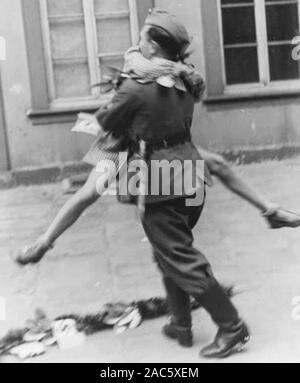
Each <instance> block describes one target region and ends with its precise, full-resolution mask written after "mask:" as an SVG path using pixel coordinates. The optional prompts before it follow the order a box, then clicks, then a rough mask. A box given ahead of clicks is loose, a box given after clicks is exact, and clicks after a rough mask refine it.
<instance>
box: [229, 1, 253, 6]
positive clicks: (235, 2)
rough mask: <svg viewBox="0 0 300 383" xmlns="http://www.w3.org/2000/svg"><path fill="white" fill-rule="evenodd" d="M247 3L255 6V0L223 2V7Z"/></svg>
mask: <svg viewBox="0 0 300 383" xmlns="http://www.w3.org/2000/svg"><path fill="white" fill-rule="evenodd" d="M245 3H247V4H248V3H249V4H253V3H254V0H222V5H227V4H232V5H235V4H245Z"/></svg>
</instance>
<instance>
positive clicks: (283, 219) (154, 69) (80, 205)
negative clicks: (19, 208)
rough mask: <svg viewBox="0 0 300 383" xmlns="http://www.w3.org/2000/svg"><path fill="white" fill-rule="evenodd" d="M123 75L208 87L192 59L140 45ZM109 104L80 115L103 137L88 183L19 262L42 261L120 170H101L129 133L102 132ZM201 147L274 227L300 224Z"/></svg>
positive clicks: (90, 158) (116, 157)
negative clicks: (152, 52)
mask: <svg viewBox="0 0 300 383" xmlns="http://www.w3.org/2000/svg"><path fill="white" fill-rule="evenodd" d="M124 75H125V76H130V77H133V78H135V79H136V81H141V82H152V81H157V82H158V83H159V84H160V85H161V86H166V87H172V86H175V87H177V89H180V90H182V91H186V90H187V89H188V90H189V91H190V92H192V94H193V96H194V98H195V101H196V102H200V101H201V98H202V96H203V93H204V91H205V85H204V82H203V80H202V77H201V76H200V75H199V74H198V73H197V72H196V71H195V70H194V68H193V67H192V66H191V65H187V64H185V63H184V62H183V61H180V62H173V61H169V60H166V59H161V58H155V59H152V60H148V59H146V58H145V57H144V56H143V55H142V54H141V53H140V51H139V49H138V48H135V47H133V48H130V49H129V50H128V51H127V52H126V54H125V66H124ZM109 107H113V100H112V102H109V103H107V104H106V105H104V106H103V107H101V108H100V109H99V110H98V111H97V112H96V113H95V115H89V116H88V115H85V116H86V119H85V120H84V121H81V128H83V130H93V131H94V132H97V134H98V138H97V139H96V141H95V142H94V143H93V145H92V147H91V148H90V150H89V151H88V153H87V155H86V156H85V158H84V161H85V162H87V163H89V164H90V165H92V166H93V167H94V168H93V170H92V171H91V172H90V175H89V177H88V179H87V181H86V183H85V184H84V186H83V187H82V188H81V189H80V190H78V191H77V193H76V194H74V195H73V196H72V197H71V198H70V200H69V201H67V203H66V204H65V205H64V206H63V207H62V208H61V210H60V211H59V213H58V214H57V216H56V217H55V219H54V221H53V222H52V223H51V225H50V226H49V228H48V229H47V230H46V232H45V233H44V234H42V235H41V236H40V237H39V238H38V239H37V241H36V242H35V243H34V244H33V245H31V246H29V247H25V248H23V249H21V250H18V251H16V252H15V253H14V254H13V259H14V260H15V261H16V262H18V263H19V264H21V265H26V264H29V263H37V262H39V261H40V260H41V259H42V258H43V256H44V255H45V254H46V253H47V251H48V250H50V249H51V248H52V247H53V245H54V243H55V241H56V240H57V239H58V238H59V237H60V236H61V235H62V234H63V233H64V232H65V231H66V230H67V229H68V228H69V227H70V226H72V225H73V224H74V223H75V222H76V221H77V220H78V218H79V217H80V216H81V214H82V213H83V211H84V210H86V209H87V208H88V207H89V206H90V205H92V204H93V203H95V202H96V201H97V200H98V198H99V197H100V196H101V195H102V194H103V193H104V192H105V190H106V189H107V186H108V184H109V183H110V182H112V181H113V180H114V179H115V173H114V172H111V173H110V172H109V171H108V173H107V170H108V169H107V168H106V172H105V173H104V174H103V173H102V174H101V172H99V168H97V164H98V163H99V162H100V161H103V160H110V161H112V163H114V164H115V165H116V166H117V169H120V167H121V166H122V165H123V163H124V162H125V161H126V158H127V157H126V150H127V142H126V137H124V135H122V127H120V134H119V135H118V137H113V136H112V135H111V134H107V133H103V132H101V127H100V126H99V124H98V121H97V115H98V113H101V112H102V111H103V109H104V108H109ZM82 126H83V127H82ZM74 130H75V131H76V130H78V129H76V128H75V129H74ZM79 130H80V129H79ZM199 151H200V154H201V156H202V158H203V159H204V161H205V163H206V165H207V167H208V169H209V170H210V172H211V174H212V175H214V176H216V177H217V178H218V179H219V180H220V181H221V182H222V183H223V184H224V185H225V186H226V187H227V188H228V189H229V190H231V191H232V192H234V193H235V194H237V195H239V196H240V197H241V198H243V199H245V200H246V201H248V202H249V203H250V204H251V205H253V206H254V207H255V208H257V209H259V210H260V212H261V213H262V215H263V216H264V217H265V218H266V219H267V221H268V223H269V225H270V227H271V228H274V229H275V228H281V227H298V226H300V216H299V215H298V214H295V213H293V212H289V211H287V210H284V209H282V208H280V207H279V206H278V205H275V204H274V203H271V202H269V201H268V200H267V199H266V198H264V197H263V196H261V195H260V194H259V193H257V192H256V190H254V189H252V188H251V187H250V186H249V185H248V184H247V183H245V182H244V181H243V180H242V179H241V178H240V177H239V176H238V175H237V174H236V173H235V172H234V171H233V170H232V168H231V167H230V165H229V164H228V163H227V162H226V161H225V159H224V158H223V157H222V156H220V155H219V154H215V153H211V152H209V151H207V150H205V149H203V148H199ZM119 153H122V154H121V155H120V154H119Z"/></svg>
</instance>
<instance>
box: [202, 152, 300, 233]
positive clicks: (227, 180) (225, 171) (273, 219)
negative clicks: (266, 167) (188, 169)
mask: <svg viewBox="0 0 300 383" xmlns="http://www.w3.org/2000/svg"><path fill="white" fill-rule="evenodd" d="M199 152H200V154H201V156H202V158H203V159H204V161H205V163H206V165H207V167H208V168H209V170H210V172H211V174H212V175H214V176H216V177H217V178H218V179H219V180H220V181H221V182H222V183H223V185H225V186H226V187H227V188H228V189H229V190H231V191H232V192H233V193H235V194H237V195H238V196H239V197H241V198H243V199H244V200H245V201H248V202H249V203H250V204H251V205H252V206H254V207H256V208H257V209H259V210H260V211H261V213H262V215H263V216H264V217H265V219H266V220H267V222H268V224H269V226H270V227H271V228H272V229H280V228H282V227H293V228H295V227H299V226H300V215H299V214H297V213H294V212H291V211H288V210H285V209H283V208H281V207H280V206H278V205H276V204H274V203H272V202H270V201H268V200H267V199H266V198H265V197H264V196H263V195H261V194H260V193H258V192H257V190H255V189H254V188H252V187H251V186H249V185H248V183H246V182H245V181H243V180H242V178H241V177H240V176H239V175H237V174H236V173H235V172H234V171H233V169H232V167H231V166H230V165H229V164H228V162H227V161H226V160H225V159H224V158H223V157H222V156H220V155H219V154H215V153H211V152H208V151H207V150H205V149H202V148H199Z"/></svg>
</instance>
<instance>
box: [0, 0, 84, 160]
mask: <svg viewBox="0 0 300 383" xmlns="http://www.w3.org/2000/svg"><path fill="white" fill-rule="evenodd" d="M34 1H35V0H34ZM0 35H1V36H3V37H5V39H6V43H7V60H6V61H5V62H1V71H2V91H3V96H4V107H5V116H6V123H7V130H8V140H9V151H10V156H11V161H12V168H19V167H25V166H41V165H48V164H53V163H60V162H66V161H76V160H80V159H81V158H82V157H83V155H84V153H85V151H86V150H87V148H88V146H89V144H90V142H91V139H90V138H89V137H87V136H86V135H76V134H74V133H73V134H71V132H70V127H71V125H70V124H51V125H41V126H33V124H32V123H31V121H30V119H28V118H27V117H26V112H27V110H28V109H29V108H30V107H31V94H30V85H29V74H28V65H27V57H26V44H25V38H24V27H23V18H22V10H21V0H1V3H0Z"/></svg>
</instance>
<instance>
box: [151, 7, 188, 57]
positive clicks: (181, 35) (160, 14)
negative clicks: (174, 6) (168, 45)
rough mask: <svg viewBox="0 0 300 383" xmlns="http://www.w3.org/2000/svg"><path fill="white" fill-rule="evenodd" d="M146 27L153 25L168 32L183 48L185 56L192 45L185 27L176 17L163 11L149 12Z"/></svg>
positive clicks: (152, 10) (155, 9)
mask: <svg viewBox="0 0 300 383" xmlns="http://www.w3.org/2000/svg"><path fill="white" fill-rule="evenodd" d="M145 25H152V26H154V27H158V28H161V29H163V30H164V31H165V32H167V33H168V34H169V35H170V36H172V37H173V39H174V40H175V41H176V42H177V43H178V45H179V47H181V52H180V53H181V54H183V53H184V52H185V51H186V50H187V48H188V46H189V45H190V44H191V39H190V37H189V35H188V32H187V30H186V28H185V26H184V25H183V24H182V23H181V22H180V21H179V20H178V19H177V17H176V16H175V15H172V14H171V13H169V12H167V11H165V10H162V9H157V8H153V9H150V10H149V15H148V17H147V18H146V21H145Z"/></svg>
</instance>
